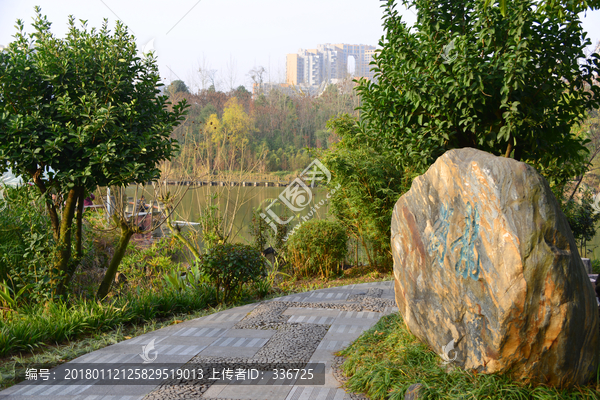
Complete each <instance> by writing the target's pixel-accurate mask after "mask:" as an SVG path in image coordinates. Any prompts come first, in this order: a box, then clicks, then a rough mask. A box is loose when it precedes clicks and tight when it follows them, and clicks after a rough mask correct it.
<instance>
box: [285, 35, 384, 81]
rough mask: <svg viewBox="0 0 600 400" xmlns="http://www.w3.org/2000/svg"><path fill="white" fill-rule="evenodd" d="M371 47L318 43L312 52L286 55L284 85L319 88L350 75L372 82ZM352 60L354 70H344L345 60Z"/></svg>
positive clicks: (346, 64)
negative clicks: (350, 58)
mask: <svg viewBox="0 0 600 400" xmlns="http://www.w3.org/2000/svg"><path fill="white" fill-rule="evenodd" d="M374 53H375V47H374V46H369V45H364V44H329V43H326V44H320V45H318V46H317V48H316V49H308V50H307V49H300V50H298V52H297V53H296V54H288V55H287V59H286V82H287V83H288V84H290V85H306V86H319V85H321V84H323V83H324V82H325V83H334V82H335V80H337V79H343V78H344V77H346V76H347V75H348V73H350V74H351V75H352V76H354V77H356V78H358V77H364V78H368V79H373V72H372V71H371V67H370V66H369V63H370V62H371V61H372V60H373V54H374ZM349 57H353V58H354V66H355V67H354V71H348V58H349Z"/></svg>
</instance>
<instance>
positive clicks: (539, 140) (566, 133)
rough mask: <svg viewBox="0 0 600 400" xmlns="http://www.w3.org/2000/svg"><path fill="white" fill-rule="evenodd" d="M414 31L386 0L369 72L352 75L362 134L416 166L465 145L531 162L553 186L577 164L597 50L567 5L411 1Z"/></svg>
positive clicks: (576, 170)
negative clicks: (587, 50)
mask: <svg viewBox="0 0 600 400" xmlns="http://www.w3.org/2000/svg"><path fill="white" fill-rule="evenodd" d="M406 4H409V5H410V6H414V7H415V8H416V10H417V22H416V24H415V26H414V29H411V28H408V27H407V26H406V24H405V23H404V22H403V21H402V19H401V16H400V15H399V14H398V11H397V10H396V4H395V2H394V1H393V0H389V1H388V3H387V5H386V6H385V13H384V14H385V16H384V30H385V33H384V36H383V38H382V39H381V41H380V43H379V44H380V46H381V50H379V51H378V52H377V54H376V55H375V57H374V60H375V61H374V63H375V78H376V79H375V80H374V81H371V82H369V81H366V80H361V81H360V83H359V86H358V91H359V93H360V94H361V96H362V105H361V107H360V109H361V110H362V114H361V117H362V119H361V121H360V122H359V127H360V130H361V133H362V134H363V135H365V136H366V137H367V138H368V139H369V140H370V141H372V142H375V141H376V142H378V144H379V145H382V146H383V147H384V148H385V150H386V151H390V152H392V153H393V154H395V155H396V156H397V157H396V159H397V160H399V161H400V162H401V163H402V165H403V167H404V168H405V169H413V168H414V169H415V170H416V172H418V173H422V172H424V171H425V169H426V168H427V167H428V166H429V165H431V164H432V163H433V162H434V161H435V159H436V158H437V157H438V156H440V155H441V154H443V153H444V152H445V151H446V150H448V149H452V148H457V147H473V148H477V149H480V150H484V151H488V152H490V153H492V154H496V155H505V156H511V157H514V158H515V159H517V160H521V161H524V162H527V163H530V164H531V165H533V166H535V167H536V168H537V169H538V170H539V171H540V172H541V173H542V174H544V175H545V176H546V178H547V179H548V180H549V181H550V184H551V185H552V186H557V187H561V186H562V185H563V184H564V183H565V182H566V181H567V180H568V179H569V178H571V177H573V176H576V175H578V174H580V173H581V172H582V170H583V169H584V165H585V156H586V154H587V150H586V148H585V146H584V144H585V141H584V140H582V139H581V138H579V137H576V136H574V135H573V134H572V133H571V128H572V127H573V126H574V125H576V124H578V123H580V122H581V121H582V120H583V119H584V118H585V114H586V110H588V109H590V108H593V107H597V106H598V105H599V104H600V101H599V100H600V96H599V94H600V93H599V90H600V89H599V88H598V87H597V86H594V85H593V83H594V74H597V73H598V72H600V70H599V68H598V65H599V64H598V58H597V57H598V56H597V55H596V54H593V55H592V56H591V57H590V58H586V57H585V56H584V53H583V49H584V47H585V46H586V45H588V44H589V40H587V39H585V35H584V33H583V31H582V27H581V23H580V21H579V18H578V16H577V14H576V13H575V12H572V11H569V10H564V9H563V8H561V7H560V6H559V5H556V6H552V5H550V4H547V5H546V7H545V9H544V10H543V12H542V11H541V10H540V9H537V8H536V3H535V2H534V1H532V0H514V1H511V3H510V4H509V6H508V7H507V10H506V12H507V17H506V18H504V17H503V16H502V15H501V12H500V9H499V8H497V7H487V6H486V5H485V1H483V0H469V1H464V2H445V1H435V0H415V1H413V2H410V3H406Z"/></svg>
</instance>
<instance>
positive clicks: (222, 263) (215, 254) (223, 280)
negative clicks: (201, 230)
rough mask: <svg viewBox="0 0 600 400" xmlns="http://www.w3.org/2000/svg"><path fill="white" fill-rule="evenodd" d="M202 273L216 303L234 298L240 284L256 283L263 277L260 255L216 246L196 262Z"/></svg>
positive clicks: (248, 248)
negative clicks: (214, 296) (208, 283)
mask: <svg viewBox="0 0 600 400" xmlns="http://www.w3.org/2000/svg"><path fill="white" fill-rule="evenodd" d="M200 268H201V270H202V273H203V274H204V275H205V276H206V277H207V278H208V279H209V281H210V282H212V284H213V285H214V286H215V288H216V290H217V300H218V301H220V302H223V303H225V302H228V301H230V300H233V299H235V298H237V296H238V295H239V294H240V291H241V288H242V286H243V284H244V283H250V282H256V281H258V280H260V279H262V278H263V277H264V276H265V275H266V268H265V262H264V259H263V257H262V255H261V253H260V252H259V251H258V250H256V249H255V248H253V247H252V246H249V245H245V244H239V243H236V244H231V243H227V244H216V245H214V246H213V247H212V248H210V249H209V250H208V251H207V252H206V254H204V255H203V256H202V258H201V259H200Z"/></svg>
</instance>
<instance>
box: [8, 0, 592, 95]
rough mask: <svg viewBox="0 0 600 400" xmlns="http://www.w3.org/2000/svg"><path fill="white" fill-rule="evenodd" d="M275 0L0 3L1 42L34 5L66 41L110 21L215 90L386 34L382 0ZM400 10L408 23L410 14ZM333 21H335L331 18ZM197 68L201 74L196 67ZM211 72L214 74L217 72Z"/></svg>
mask: <svg viewBox="0 0 600 400" xmlns="http://www.w3.org/2000/svg"><path fill="white" fill-rule="evenodd" d="M294 4H295V3H286V2H282V1H279V0H255V1H254V2H245V1H242V0H230V1H228V2H218V1H216V0H200V1H199V0H181V1H179V2H177V3H176V4H173V5H169V6H168V7H165V5H164V2H161V1H158V0H146V1H142V0H120V1H118V0H91V1H89V2H77V1H76V0H3V1H2V2H1V3H0V11H1V12H0V45H8V43H9V42H11V41H12V40H13V38H12V35H14V34H15V33H16V29H15V28H14V25H15V21H16V20H17V19H22V20H23V22H24V24H25V29H26V32H31V30H32V29H31V22H32V17H33V16H34V6H35V5H40V6H41V8H42V14H43V15H47V16H48V19H49V21H50V22H52V32H53V33H54V34H55V35H56V36H58V37H64V35H65V33H66V31H67V20H68V16H69V15H71V14H72V15H74V17H75V18H76V19H78V20H79V19H83V20H87V21H88V27H89V28H91V27H96V28H100V27H101V25H102V20H103V18H108V20H109V28H110V29H113V28H114V25H115V21H116V20H121V21H123V23H125V24H126V25H127V26H128V28H129V30H130V32H132V33H133V34H134V35H135V38H136V43H137V45H138V48H139V49H140V50H144V49H150V48H153V49H154V50H155V54H156V57H157V63H158V66H159V70H160V74H161V77H162V81H163V83H165V84H169V83H170V82H171V81H173V80H176V79H181V80H183V81H184V82H186V84H187V85H188V86H189V87H190V89H191V90H192V91H194V90H197V89H199V88H202V87H203V86H204V87H205V88H206V87H208V85H209V82H210V81H211V79H214V78H215V77H216V78H217V79H216V80H217V81H218V88H219V89H222V90H229V89H230V88H231V87H234V88H235V87H237V86H239V85H244V86H245V87H246V88H247V89H248V90H251V88H252V83H253V82H252V79H251V78H250V76H249V71H250V70H251V69H253V68H257V67H264V68H265V82H269V81H270V82H285V81H286V80H287V79H286V78H287V77H286V58H287V54H292V53H293V52H295V51H297V50H298V49H314V48H315V46H316V45H317V44H319V43H360V44H367V45H372V46H377V45H378V43H379V40H380V39H381V37H382V35H383V28H382V26H381V22H382V17H383V10H382V9H381V6H382V4H383V3H382V2H381V1H379V0H367V1H364V0H328V1H325V2H322V1H319V0H305V2H303V7H294ZM398 11H399V12H400V14H401V15H402V18H403V20H406V22H407V24H408V25H412V24H413V23H414V21H415V20H416V16H415V14H414V12H415V11H414V9H411V10H407V9H406V8H405V7H403V6H401V5H399V6H398ZM332 16H335V18H332ZM581 18H582V25H583V28H584V30H585V31H586V32H588V36H589V38H590V40H591V42H592V46H591V47H592V48H593V47H595V45H596V43H597V42H598V41H599V40H600V11H587V12H585V13H582V14H581ZM200 69H202V71H203V72H202V73H199V70H200ZM215 71H216V72H215Z"/></svg>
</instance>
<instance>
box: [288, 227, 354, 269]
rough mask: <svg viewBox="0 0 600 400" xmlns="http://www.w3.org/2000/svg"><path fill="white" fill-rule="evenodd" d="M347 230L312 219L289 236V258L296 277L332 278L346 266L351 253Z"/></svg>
mask: <svg viewBox="0 0 600 400" xmlns="http://www.w3.org/2000/svg"><path fill="white" fill-rule="evenodd" d="M347 241H348V235H347V233H346V229H344V227H343V226H342V225H341V224H340V223H338V222H333V221H325V220H316V219H312V220H310V221H307V222H305V223H304V224H302V225H301V226H300V228H299V229H298V230H297V231H296V233H295V234H294V235H293V236H291V237H290V239H289V241H288V245H287V251H288V257H289V258H290V261H291V263H292V268H293V272H294V274H296V275H297V276H314V275H317V274H320V275H321V277H329V275H330V274H331V273H332V272H333V270H334V268H335V269H336V270H337V269H338V268H339V265H340V264H343V262H344V258H346V253H347V252H348V249H347V246H346V242H347Z"/></svg>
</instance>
